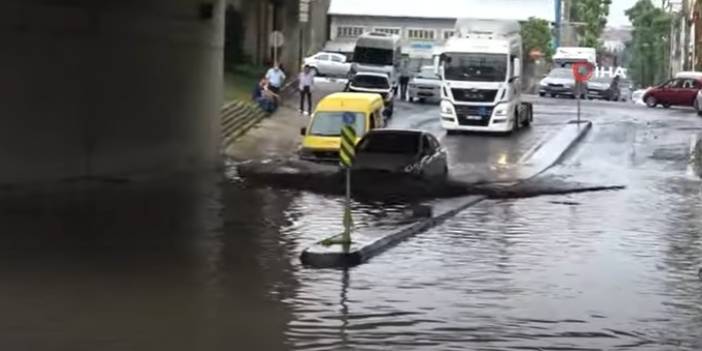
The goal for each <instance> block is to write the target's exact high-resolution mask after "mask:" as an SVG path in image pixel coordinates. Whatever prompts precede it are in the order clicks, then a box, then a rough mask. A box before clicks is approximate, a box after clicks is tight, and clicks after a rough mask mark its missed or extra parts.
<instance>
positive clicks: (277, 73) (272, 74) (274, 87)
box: [266, 62, 285, 94]
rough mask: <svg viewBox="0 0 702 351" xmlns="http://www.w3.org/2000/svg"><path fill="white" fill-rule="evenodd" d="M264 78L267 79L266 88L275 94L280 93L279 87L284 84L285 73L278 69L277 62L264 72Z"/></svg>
mask: <svg viewBox="0 0 702 351" xmlns="http://www.w3.org/2000/svg"><path fill="white" fill-rule="evenodd" d="M266 80H268V89H270V90H271V91H272V92H274V93H276V94H278V93H280V89H282V88H283V84H285V73H284V72H283V70H282V69H280V64H279V63H278V62H276V63H275V64H274V65H273V67H271V68H270V69H269V70H268V72H266Z"/></svg>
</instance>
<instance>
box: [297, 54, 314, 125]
mask: <svg viewBox="0 0 702 351" xmlns="http://www.w3.org/2000/svg"><path fill="white" fill-rule="evenodd" d="M298 81H299V84H300V113H302V114H304V115H305V116H308V115H309V114H310V113H311V112H312V87H313V86H314V72H313V71H312V70H311V69H310V66H308V65H305V67H304V68H303V69H302V72H300V75H299V76H298ZM305 98H307V109H306V110H305Z"/></svg>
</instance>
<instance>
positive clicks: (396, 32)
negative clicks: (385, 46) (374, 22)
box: [373, 27, 400, 35]
mask: <svg viewBox="0 0 702 351" xmlns="http://www.w3.org/2000/svg"><path fill="white" fill-rule="evenodd" d="M373 31H374V32H379V33H385V34H393V35H400V28H397V27H375V28H373Z"/></svg>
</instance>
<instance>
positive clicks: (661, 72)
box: [626, 0, 671, 86]
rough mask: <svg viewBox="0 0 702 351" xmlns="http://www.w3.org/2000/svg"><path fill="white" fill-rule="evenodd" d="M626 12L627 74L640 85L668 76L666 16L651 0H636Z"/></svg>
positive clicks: (668, 17)
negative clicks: (628, 36) (629, 38)
mask: <svg viewBox="0 0 702 351" xmlns="http://www.w3.org/2000/svg"><path fill="white" fill-rule="evenodd" d="M626 15H627V16H628V17H629V20H630V21H631V24H632V26H633V27H634V31H633V33H632V41H631V43H630V48H631V56H632V57H631V61H630V64H629V72H630V74H629V75H630V76H631V77H632V79H633V80H634V81H635V82H637V83H639V84H641V85H642V86H648V85H652V84H656V83H658V82H660V81H662V80H664V79H666V78H668V73H667V67H668V51H669V48H668V43H669V37H670V25H671V18H670V16H669V15H668V14H667V13H666V12H665V11H663V10H661V9H660V8H658V7H657V6H655V5H653V3H652V2H651V0H639V1H638V2H637V3H636V4H635V5H634V6H633V7H632V8H630V9H628V10H627V11H626Z"/></svg>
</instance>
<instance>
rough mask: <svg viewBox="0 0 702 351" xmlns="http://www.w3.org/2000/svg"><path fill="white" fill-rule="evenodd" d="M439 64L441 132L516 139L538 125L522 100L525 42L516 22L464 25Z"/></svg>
mask: <svg viewBox="0 0 702 351" xmlns="http://www.w3.org/2000/svg"><path fill="white" fill-rule="evenodd" d="M455 32H456V35H455V36H454V37H453V38H451V39H449V40H448V41H447V43H446V45H445V46H444V49H443V52H442V53H441V55H440V56H439V59H438V62H437V63H436V70H437V73H438V74H439V76H440V77H441V83H442V87H441V126H442V127H443V128H444V129H446V130H447V131H448V132H453V131H486V132H505V133H510V132H512V131H514V130H517V129H519V128H520V127H521V126H528V125H529V124H530V123H531V122H532V120H533V113H532V111H533V109H532V107H531V105H530V104H528V103H522V99H521V78H522V77H521V74H522V68H521V57H522V38H521V36H520V26H519V23H518V22H516V21H491V20H475V19H466V20H461V19H459V20H458V21H457V22H456V31H455Z"/></svg>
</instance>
